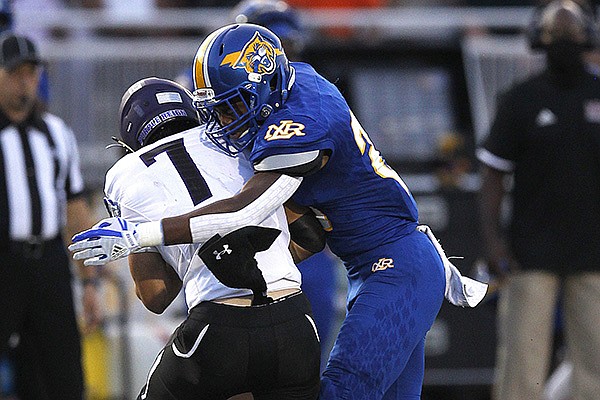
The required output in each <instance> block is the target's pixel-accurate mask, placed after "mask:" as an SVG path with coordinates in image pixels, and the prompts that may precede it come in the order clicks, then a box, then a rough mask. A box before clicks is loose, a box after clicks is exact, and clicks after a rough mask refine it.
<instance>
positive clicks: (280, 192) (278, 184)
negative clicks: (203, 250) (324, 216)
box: [190, 175, 302, 243]
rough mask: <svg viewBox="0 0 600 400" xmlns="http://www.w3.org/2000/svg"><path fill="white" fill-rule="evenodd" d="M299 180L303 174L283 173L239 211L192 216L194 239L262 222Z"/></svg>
mask: <svg viewBox="0 0 600 400" xmlns="http://www.w3.org/2000/svg"><path fill="white" fill-rule="evenodd" d="M300 183H302V178H301V177H292V176H289V175H281V176H280V177H279V178H278V179H277V180H276V181H275V182H274V183H273V184H272V185H271V186H270V187H269V188H268V189H267V190H265V192H264V193H263V194H261V195H260V196H259V197H258V198H257V199H256V200H254V201H253V202H252V203H250V204H248V205H247V206H246V207H244V208H242V209H241V210H239V211H236V212H232V213H222V214H208V215H200V216H198V217H193V218H190V232H191V234H192V240H193V242H194V243H202V242H205V241H207V240H208V239H210V238H211V237H212V236H214V235H215V234H216V233H219V234H221V235H223V234H227V233H229V232H231V231H232V230H234V229H237V228H241V227H244V226H248V225H258V224H260V223H261V222H262V221H263V220H264V219H265V218H267V217H268V216H269V215H270V214H271V213H272V212H273V211H274V210H275V209H277V207H280V206H281V205H282V204H283V203H285V202H286V201H287V200H288V199H289V198H290V197H292V195H293V194H294V192H295V191H296V190H297V189H298V187H299V186H300Z"/></svg>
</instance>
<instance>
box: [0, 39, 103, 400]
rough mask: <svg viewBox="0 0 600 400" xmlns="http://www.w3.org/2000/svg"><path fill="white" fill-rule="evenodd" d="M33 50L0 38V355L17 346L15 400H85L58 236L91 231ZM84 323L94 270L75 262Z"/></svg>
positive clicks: (93, 299)
mask: <svg viewBox="0 0 600 400" xmlns="http://www.w3.org/2000/svg"><path fill="white" fill-rule="evenodd" d="M42 64H43V63H42V61H41V60H40V58H39V57H38V54H37V52H36V49H35V46H34V44H33V43H32V42H31V41H30V40H29V39H28V38H26V37H23V36H16V35H14V34H12V33H10V32H5V33H3V34H2V35H1V36H0V357H1V356H6V354H7V352H8V351H9V350H10V349H12V348H15V347H16V349H17V350H16V351H15V352H14V365H15V369H16V374H15V381H16V386H17V394H18V397H19V399H21V400H27V399H61V400H64V399H73V400H76V399H82V398H83V391H84V384H83V373H82V364H81V344H80V333H79V330H78V324H77V319H76V312H75V309H74V304H73V294H72V290H71V288H72V286H71V284H72V282H71V271H70V264H69V263H70V260H69V258H68V257H67V254H66V252H65V242H64V241H63V237H66V238H67V239H69V238H70V237H71V235H72V234H73V233H75V232H78V231H80V230H81V229H83V228H85V227H87V226H89V225H90V222H91V219H92V218H91V217H92V216H91V214H90V211H89V208H88V206H87V202H86V200H85V199H84V197H83V196H82V194H83V189H84V185H83V179H82V176H81V171H80V169H79V160H78V150H77V147H76V142H75V137H74V135H73V132H72V131H71V130H70V128H69V127H67V126H66V125H65V123H64V122H63V121H62V120H61V119H59V118H58V117H56V116H54V115H51V114H48V113H46V112H43V111H42V109H41V107H40V104H39V101H38V99H37V90H38V84H39V79H40V73H41V70H42V66H41V65H42ZM79 270H80V274H81V277H82V278H83V283H84V285H83V286H84V289H83V291H82V293H83V294H82V296H83V299H82V300H83V313H84V327H86V328H90V327H93V326H95V325H96V324H97V323H98V307H97V304H98V303H97V296H96V285H95V283H96V276H95V275H96V271H95V270H94V269H92V268H84V267H83V265H81V266H80V269H79Z"/></svg>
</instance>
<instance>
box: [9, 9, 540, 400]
mask: <svg viewBox="0 0 600 400" xmlns="http://www.w3.org/2000/svg"><path fill="white" fill-rule="evenodd" d="M29 3H35V2H31V1H25V0H22V1H21V2H20V1H19V0H17V1H16V2H15V24H16V30H17V31H18V32H20V33H24V34H28V35H30V36H32V37H33V38H34V39H35V40H36V42H37V43H38V46H39V49H40V52H41V54H42V55H43V56H44V57H45V58H46V59H47V60H48V65H47V69H48V72H49V78H50V99H49V109H50V111H52V112H54V113H56V114H58V115H59V116H61V117H62V118H64V119H65V120H66V121H67V122H68V123H69V124H70V125H71V127H72V128H73V129H74V131H75V133H76V135H77V137H78V140H79V145H80V150H81V161H82V166H83V170H84V174H85V178H86V180H87V184H88V186H89V188H90V189H91V190H92V192H91V199H92V201H93V202H94V204H95V205H97V207H96V209H97V213H98V215H97V216H98V218H101V217H104V216H105V211H104V209H103V206H101V197H102V184H103V180H104V174H105V172H106V170H107V169H108V168H109V167H110V166H111V165H112V163H114V161H116V160H117V158H118V157H120V156H121V153H120V151H119V150H116V149H105V146H106V145H107V144H109V143H110V142H111V140H110V138H111V136H113V135H116V134H118V120H117V111H118V106H119V101H120V98H121V95H122V93H123V92H124V90H125V89H126V88H127V87H129V85H130V84H131V83H132V82H134V81H136V80H138V79H141V78H144V77H147V76H152V75H153V76H159V77H164V78H175V77H176V76H177V75H178V74H179V73H181V71H182V70H184V69H185V68H186V67H188V66H189V65H190V64H191V62H192V60H193V57H194V54H195V52H196V49H197V46H198V45H199V43H200V42H201V41H202V39H203V38H204V37H205V36H206V34H207V33H208V32H210V31H212V30H213V29H216V28H217V27H219V26H221V25H224V24H227V23H229V22H230V21H231V15H230V12H231V9H230V8H228V7H222V8H220V7H206V8H193V9H192V8H189V9H181V8H178V9H175V8H166V9H157V8H152V7H141V6H140V5H139V4H142V3H144V2H142V1H132V2H129V1H127V2H122V5H121V6H119V7H116V8H115V9H109V8H104V9H78V8H68V7H57V6H56V7H52V6H49V5H50V4H52V3H53V2H50V1H49V2H44V1H41V2H38V3H39V4H40V5H41V6H37V7H36V6H26V5H27V4H29ZM113 3H115V2H113ZM138 3H139V4H138ZM532 11H533V8H532V7H531V6H504V7H489V6H488V7H483V6H479V7H459V6H429V7H409V6H404V7H402V6H394V7H386V8H377V9H341V10H331V9H329V10H316V9H310V10H308V9H307V10H300V15H301V18H302V21H303V23H304V25H305V26H306V27H307V28H308V29H309V31H310V33H311V36H310V39H309V40H308V41H307V43H306V49H305V59H306V60H307V61H309V62H311V63H312V64H313V65H315V66H316V68H317V70H319V71H320V72H321V73H323V74H324V75H325V76H326V77H327V78H329V79H330V80H331V81H333V82H335V83H336V84H337V85H338V86H339V87H340V89H341V90H342V91H343V93H344V94H345V95H346V97H347V99H348V100H349V102H350V104H351V106H352V107H353V108H354V112H355V114H357V116H358V118H359V119H360V120H361V122H362V125H363V126H364V127H365V129H366V130H367V131H368V132H369V134H370V135H371V137H372V138H373V139H374V141H375V143H376V144H377V145H378V147H379V149H380V150H381V152H382V153H383V155H384V156H385V157H386V159H387V161H388V162H389V163H390V164H392V165H393V166H394V167H395V168H396V170H397V171H398V172H399V173H400V174H401V175H402V176H403V178H405V180H406V181H407V184H408V185H409V187H411V189H412V190H413V192H414V194H415V196H416V199H417V202H418V203H419V206H420V210H421V220H422V222H423V223H426V224H428V225H430V226H431V227H432V229H433V230H434V231H435V232H436V235H437V236H438V238H439V239H440V240H441V242H442V245H443V246H444V248H445V250H446V253H447V254H449V255H451V256H461V257H463V258H462V259H460V260H456V263H455V264H456V265H457V266H458V267H459V268H460V269H461V270H462V272H463V273H465V274H468V275H471V276H473V275H475V274H476V273H481V272H484V271H482V267H483V266H482V264H481V261H480V257H481V256H482V254H481V245H480V242H479V237H480V235H479V232H478V226H477V219H476V215H475V212H476V210H475V208H476V205H475V193H476V191H477V189H478V176H477V166H476V163H475V159H474V156H473V150H474V147H475V145H476V143H477V141H478V140H479V139H481V138H482V136H483V135H485V133H486V131H487V128H488V126H489V123H490V119H491V118H492V117H493V113H494V107H495V100H496V95H497V94H498V92H499V91H501V90H502V89H504V88H506V87H508V86H509V85H510V84H511V83H513V82H514V81H515V80H518V79H522V78H523V77H525V76H526V75H528V74H529V73H531V72H533V71H535V70H536V69H538V68H539V67H540V66H541V64H542V63H543V60H541V59H540V58H539V57H537V56H535V55H531V54H530V53H528V51H527V48H526V44H525V41H524V39H523V37H522V36H521V34H520V32H521V31H522V28H524V27H525V26H526V25H527V23H528V21H529V19H530V16H531V13H532ZM105 272H106V275H107V276H108V277H109V279H108V280H107V281H106V283H105V284H104V285H103V291H104V293H105V296H106V315H107V320H106V324H105V327H104V329H103V330H102V331H99V332H96V333H94V334H91V335H88V336H87V337H86V338H85V343H84V349H85V352H86V362H85V365H86V377H87V380H88V385H89V388H90V393H89V394H90V395H89V398H90V399H121V398H127V399H129V398H133V397H135V395H136V394H137V392H138V390H139V389H140V388H141V386H142V384H143V381H144V379H145V375H146V372H147V371H148V369H149V366H150V365H151V363H152V361H153V359H154V356H155V355H156V353H157V352H158V351H159V349H160V348H161V347H162V344H163V343H164V342H165V341H166V340H167V339H168V336H169V335H170V333H171V332H172V330H173V329H174V328H175V326H176V325H178V323H179V322H180V321H181V320H182V319H183V318H184V315H185V306H184V303H183V301H176V303H175V304H173V305H172V306H171V307H170V308H169V309H168V310H167V311H166V313H165V314H163V315H161V316H154V315H152V314H151V313H150V312H148V311H146V310H145V309H144V308H143V306H142V305H141V303H140V302H139V301H138V300H137V299H136V298H135V295H134V293H133V290H132V284H131V279H130V277H129V272H128V268H127V266H126V265H125V264H119V263H116V264H115V265H112V266H110V267H107V268H106V270H105ZM344 280H345V278H344V271H343V267H341V266H340V279H339V282H340V287H339V293H340V307H339V314H340V319H341V318H342V317H343V304H344V285H345V283H344ZM494 318H495V304H494V301H493V299H492V300H491V301H488V302H486V303H484V304H482V305H480V306H478V307H477V308H476V309H474V310H465V309H457V308H455V307H452V306H450V305H449V304H445V305H444V306H443V308H442V311H441V313H440V316H439V318H438V320H437V322H436V324H435V325H434V327H433V329H432V330H431V332H430V334H429V336H428V343H427V361H426V368H427V371H426V377H425V388H424V393H423V398H424V399H452V400H455V399H465V400H475V399H481V400H483V399H488V398H489V387H490V384H491V382H492V378H493V368H494V351H495V323H494Z"/></svg>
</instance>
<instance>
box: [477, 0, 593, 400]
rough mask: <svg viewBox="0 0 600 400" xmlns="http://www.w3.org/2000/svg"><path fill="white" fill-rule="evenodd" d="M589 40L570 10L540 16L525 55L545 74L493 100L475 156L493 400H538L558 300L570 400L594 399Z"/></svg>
mask: <svg viewBox="0 0 600 400" xmlns="http://www.w3.org/2000/svg"><path fill="white" fill-rule="evenodd" d="M597 35H598V33H597V30H596V26H595V23H594V19H593V15H592V13H591V11H589V10H588V9H586V8H585V7H584V6H582V5H579V4H578V3H576V2H574V1H571V0H562V1H553V2H551V3H549V4H548V5H547V6H546V7H544V8H540V9H539V10H538V11H537V12H536V13H535V17H534V21H533V23H532V26H531V31H530V43H531V47H532V48H533V49H541V50H543V51H545V52H546V55H547V69H546V70H544V71H543V72H542V73H541V74H539V75H537V76H534V77H532V78H530V79H528V80H526V81H525V82H522V83H520V84H517V85H516V86H515V87H513V88H512V89H510V90H509V91H508V92H507V93H505V94H504V97H503V98H502V99H501V101H500V102H499V106H498V110H497V114H496V119H495V121H494V123H493V125H492V128H491V131H490V134H489V137H488V138H487V139H486V140H485V141H484V142H483V145H482V147H481V148H479V149H478V152H477V156H478V158H479V160H480V161H481V162H482V163H483V173H482V176H483V182H482V188H481V220H482V229H483V233H484V237H485V241H486V245H487V256H488V262H489V264H490V266H491V267H492V269H493V270H494V271H495V273H496V274H498V275H499V277H500V278H501V279H503V280H504V281H505V282H506V286H505V287H504V289H503V290H502V292H501V295H500V302H499V308H498V312H499V314H498V318H499V320H498V323H499V332H498V354H497V379H496V385H495V388H494V398H495V399H499V400H511V399H515V400H516V399H540V398H541V392H542V390H543V382H544V381H545V380H546V378H547V373H548V369H549V367H550V360H551V355H552V337H553V333H554V329H555V315H556V314H555V310H556V305H557V301H558V299H559V293H561V291H562V295H563V298H562V301H563V304H564V318H565V320H564V322H565V333H566V343H567V348H568V357H569V358H570V359H571V361H572V362H573V364H574V370H573V382H572V392H573V398H574V399H592V398H598V393H600V330H599V329H598V327H599V326H600V312H598V304H599V302H600V80H599V79H598V77H597V76H595V75H593V74H592V73H590V72H589V71H588V68H587V66H586V65H585V62H584V58H583V57H584V53H585V52H586V51H587V50H591V49H593V48H595V47H596V46H597ZM507 174H511V175H512V177H513V178H514V184H513V187H512V200H513V203H512V205H513V208H512V213H511V218H510V224H509V229H508V232H507V235H506V238H505V237H504V235H503V234H504V232H503V230H502V223H501V222H502V221H501V220H502V218H501V214H502V213H501V210H502V199H503V197H504V194H505V187H506V186H505V182H504V178H505V176H506V175H507Z"/></svg>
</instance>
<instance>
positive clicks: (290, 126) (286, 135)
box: [265, 120, 305, 141]
mask: <svg viewBox="0 0 600 400" xmlns="http://www.w3.org/2000/svg"><path fill="white" fill-rule="evenodd" d="M302 129H304V125H303V124H301V123H299V122H294V121H292V120H283V121H279V126H277V125H274V124H273V125H270V126H269V129H268V130H267V134H266V135H265V139H266V140H267V141H270V140H276V139H290V138H291V137H293V136H304V135H305V133H304V132H302Z"/></svg>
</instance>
